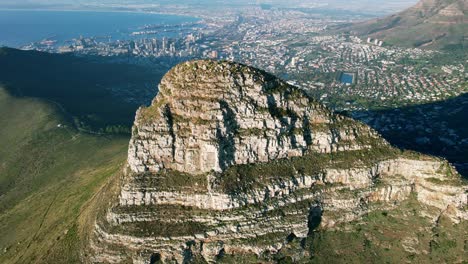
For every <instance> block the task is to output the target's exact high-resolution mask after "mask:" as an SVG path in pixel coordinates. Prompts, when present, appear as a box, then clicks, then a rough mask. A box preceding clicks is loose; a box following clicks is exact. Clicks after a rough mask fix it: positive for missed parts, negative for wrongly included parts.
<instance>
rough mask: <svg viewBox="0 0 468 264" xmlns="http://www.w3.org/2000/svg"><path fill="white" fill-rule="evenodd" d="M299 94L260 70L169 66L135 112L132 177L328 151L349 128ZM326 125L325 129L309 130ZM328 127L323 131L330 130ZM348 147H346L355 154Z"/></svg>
mask: <svg viewBox="0 0 468 264" xmlns="http://www.w3.org/2000/svg"><path fill="white" fill-rule="evenodd" d="M336 118H337V117H335V116H332V115H331V113H330V112H329V111H328V110H327V109H325V108H324V107H322V106H321V105H320V104H318V103H316V102H314V101H313V100H312V99H311V98H310V97H308V96H307V95H305V94H304V93H303V92H302V91H300V90H298V89H296V88H295V87H292V86H290V85H288V84H286V83H285V82H283V81H281V80H279V79H277V78H275V77H273V76H271V75H269V74H267V73H265V72H262V71H260V70H257V69H254V68H250V67H247V66H244V65H240V64H235V63H230V62H214V61H192V62H187V63H183V64H180V65H178V66H176V67H175V68H173V69H172V70H171V71H170V72H169V73H167V74H166V76H165V77H164V78H163V80H162V82H161V85H160V92H159V94H158V95H157V96H156V98H155V99H154V101H153V103H152V105H151V106H150V107H148V108H142V109H140V110H139V111H138V113H137V117H136V121H135V127H134V130H133V137H132V140H131V142H130V148H129V154H128V161H129V165H130V168H131V169H132V170H133V171H134V172H138V173H141V172H145V171H150V172H157V171H160V170H161V169H175V170H178V171H183V172H187V173H203V172H209V171H211V170H213V171H222V170H224V169H226V168H227V167H229V166H231V165H234V164H246V163H255V162H267V161H270V160H274V159H279V158H287V157H293V156H301V155H302V154H303V153H304V152H305V151H307V150H309V149H314V150H317V151H319V152H323V153H325V152H331V151H332V150H333V148H336V147H337V144H338V143H339V141H340V140H353V139H354V138H355V137H356V135H355V132H354V131H353V130H348V131H346V128H345V127H343V129H342V130H338V129H337V130H331V129H329V127H331V125H332V124H333V123H334V122H335V121H336V120H335V119H336ZM311 125H312V126H317V128H319V127H320V126H321V125H325V128H326V129H325V130H323V129H317V131H314V130H312V128H311ZM327 126H328V127H327ZM360 147H361V146H357V145H352V144H351V145H349V146H347V147H343V150H345V149H347V148H360Z"/></svg>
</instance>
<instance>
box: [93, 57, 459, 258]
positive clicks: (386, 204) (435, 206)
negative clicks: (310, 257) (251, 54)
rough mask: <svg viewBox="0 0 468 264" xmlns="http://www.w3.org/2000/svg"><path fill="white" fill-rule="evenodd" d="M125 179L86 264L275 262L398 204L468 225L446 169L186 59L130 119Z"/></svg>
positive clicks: (455, 178)
mask: <svg viewBox="0 0 468 264" xmlns="http://www.w3.org/2000/svg"><path fill="white" fill-rule="evenodd" d="M124 172H125V173H124V174H125V176H124V177H123V178H122V179H121V186H120V187H121V188H120V193H119V197H118V199H117V201H116V203H115V204H114V205H113V206H112V207H111V208H109V209H108V210H107V213H106V217H105V218H103V219H98V220H97V222H96V228H95V236H94V238H93V239H92V240H91V249H92V251H93V252H92V253H93V254H92V258H91V259H90V261H91V262H106V263H120V262H133V263H152V262H154V261H156V260H162V261H165V262H174V263H184V262H187V261H194V260H197V259H198V260H203V261H208V262H213V261H216V260H219V258H221V257H222V256H224V255H226V254H231V255H240V256H243V254H254V255H256V256H261V255H263V254H266V252H267V253H268V254H276V253H278V252H281V250H282V249H284V248H287V246H288V245H287V244H288V241H289V238H291V237H294V238H307V237H308V236H310V235H311V234H312V233H313V232H316V230H346V229H349V228H351V226H350V225H347V224H348V223H355V222H358V221H359V220H360V219H361V218H362V217H363V216H365V215H367V214H368V213H369V212H372V211H375V210H382V209H388V210H395V208H399V206H400V204H401V203H403V202H405V201H413V202H414V203H417V204H418V205H420V207H421V212H420V213H421V215H424V217H425V218H427V221H428V222H429V223H435V222H436V221H437V219H439V218H440V216H441V215H445V216H448V217H449V218H450V219H451V221H453V222H454V223H465V222H466V220H467V219H468V214H467V212H466V205H467V193H466V192H467V187H466V185H462V184H461V182H460V178H459V175H458V174H457V173H456V171H454V169H453V168H451V167H450V165H448V164H447V163H446V162H445V161H441V160H437V159H434V158H430V157H425V156H421V155H417V154H408V153H403V152H401V151H398V150H395V149H393V148H392V147H391V146H389V145H388V143H387V142H386V141H385V140H383V139H381V138H380V137H379V135H377V134H376V133H375V132H374V131H373V130H371V129H370V128H368V127H367V126H365V125H363V124H361V123H358V122H356V121H353V120H351V119H348V118H345V117H342V116H338V115H335V114H333V113H332V112H330V111H329V110H327V109H326V108H324V107H323V106H321V105H320V104H318V103H317V102H315V101H314V100H313V99H311V98H310V97H308V96H307V95H306V94H304V93H303V92H302V91H300V90H299V89H297V88H295V87H292V86H289V85H287V84H286V83H284V82H282V81H281V80H278V79H276V78H275V77H273V76H271V75H268V74H266V73H264V72H262V71H259V70H257V69H253V68H250V67H247V66H244V65H239V64H235V63H229V62H213V61H194V62H187V63H183V64H181V65H178V66H176V67H175V68H174V69H172V70H171V71H170V72H169V73H168V74H167V75H166V76H165V77H164V78H163V80H162V82H161V85H160V93H159V94H158V96H157V97H156V98H155V99H154V101H153V103H152V105H151V106H150V107H147V108H142V109H140V110H139V111H138V113H137V117H136V120H135V126H134V129H133V135H132V139H131V141H130V146H129V152H128V166H127V167H126V168H125V170H124ZM408 241H410V242H411V241H413V240H411V239H410V240H408ZM406 248H408V250H410V249H411V250H412V249H413V248H412V247H410V246H407V247H406ZM301 252H302V251H301ZM301 254H302V255H301V256H302V257H299V259H301V258H303V257H306V255H307V254H306V253H304V252H302V253H301ZM304 254H305V255H304ZM421 254H424V253H421ZM245 261H247V260H245Z"/></svg>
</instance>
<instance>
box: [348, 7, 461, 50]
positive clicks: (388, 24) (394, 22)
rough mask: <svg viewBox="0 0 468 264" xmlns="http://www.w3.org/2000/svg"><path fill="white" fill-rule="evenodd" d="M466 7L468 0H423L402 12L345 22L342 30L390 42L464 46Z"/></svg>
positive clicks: (411, 44) (416, 44)
mask: <svg viewBox="0 0 468 264" xmlns="http://www.w3.org/2000/svg"><path fill="white" fill-rule="evenodd" d="M467 8H468V1H466V0H420V1H419V2H418V3H417V4H416V5H414V6H413V7H410V8H408V9H406V10H404V11H402V12H400V13H397V14H394V15H391V16H388V17H385V18H379V19H375V20H370V21H364V22H359V23H356V24H352V25H349V26H344V27H343V28H341V29H340V31H342V32H350V33H351V34H357V35H360V36H362V37H370V38H377V39H380V40H383V41H384V43H386V44H391V45H399V46H410V47H424V48H426V47H427V48H436V49H440V48H449V47H458V48H463V47H464V46H466V37H467V36H466V32H467V29H468V14H467Z"/></svg>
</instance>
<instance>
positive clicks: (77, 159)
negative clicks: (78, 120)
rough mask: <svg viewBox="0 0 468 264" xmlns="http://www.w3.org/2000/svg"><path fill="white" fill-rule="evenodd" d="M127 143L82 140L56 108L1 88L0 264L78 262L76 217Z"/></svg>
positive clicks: (118, 161) (113, 167)
mask: <svg viewBox="0 0 468 264" xmlns="http://www.w3.org/2000/svg"><path fill="white" fill-rule="evenodd" d="M59 124H60V126H58V125H59ZM127 142H128V139H127V138H124V137H102V136H101V137H98V136H91V135H87V134H83V133H80V132H78V131H76V130H75V129H73V128H72V126H71V125H70V124H69V123H67V122H66V121H64V119H63V117H62V115H61V114H59V112H58V109H57V108H56V107H55V106H52V105H51V104H48V103H45V102H43V101H41V100H38V99H31V98H17V97H14V96H11V95H9V94H8V93H7V92H6V91H5V90H4V89H0V145H1V146H2V148H0V212H1V214H0V263H77V262H79V250H80V248H81V246H82V244H81V238H82V236H83V234H82V233H83V232H82V230H83V228H85V227H83V226H82V224H80V221H79V217H80V215H81V214H82V212H83V208H84V206H85V204H86V203H87V201H89V200H90V199H92V197H93V196H94V195H95V194H96V193H98V190H99V189H100V188H101V187H102V186H103V185H104V183H105V182H106V181H107V180H108V179H109V178H110V177H111V176H112V175H114V174H116V173H118V171H119V170H120V168H121V166H122V164H123V162H124V161H125V153H126V149H127ZM81 216H82V215H81Z"/></svg>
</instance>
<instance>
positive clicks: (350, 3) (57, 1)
mask: <svg viewBox="0 0 468 264" xmlns="http://www.w3.org/2000/svg"><path fill="white" fill-rule="evenodd" d="M417 1H418V0H0V7H1V8H47V6H48V7H51V8H56V9H60V8H64V9H65V8H67V7H73V8H79V7H80V6H83V5H87V6H88V7H89V6H100V7H101V8H102V7H104V8H105V7H106V5H109V6H110V5H112V6H117V5H118V6H121V7H123V6H126V5H132V6H133V7H135V6H136V5H139V4H146V5H148V4H197V5H205V4H206V5H210V6H214V5H223V4H229V5H230V6H232V5H236V4H239V5H252V4H259V3H270V4H273V5H277V6H286V7H317V5H321V6H328V7H330V8H339V9H348V10H354V11H356V10H357V11H364V10H366V11H375V12H376V13H393V12H397V11H400V10H403V9H405V8H407V7H409V6H411V5H413V4H415V3H416V2H417Z"/></svg>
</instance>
